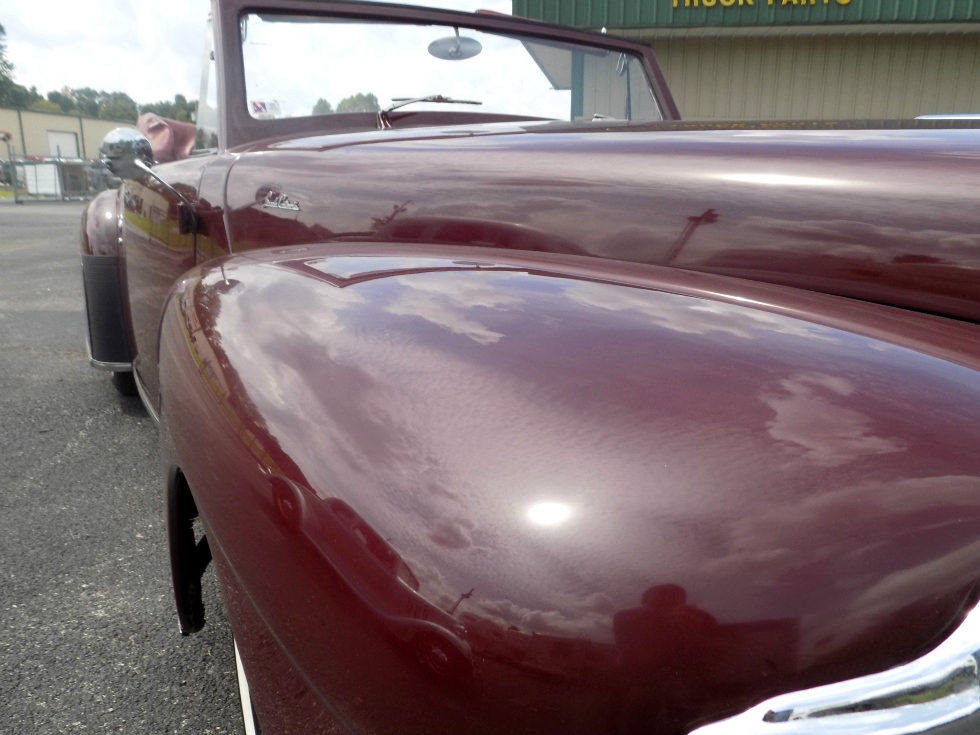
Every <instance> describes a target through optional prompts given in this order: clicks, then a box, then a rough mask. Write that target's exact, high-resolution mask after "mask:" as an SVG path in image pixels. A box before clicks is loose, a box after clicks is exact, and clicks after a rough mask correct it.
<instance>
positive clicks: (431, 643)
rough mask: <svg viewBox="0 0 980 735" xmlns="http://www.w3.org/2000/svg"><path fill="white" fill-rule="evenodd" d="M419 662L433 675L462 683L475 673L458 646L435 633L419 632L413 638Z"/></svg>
mask: <svg viewBox="0 0 980 735" xmlns="http://www.w3.org/2000/svg"><path fill="white" fill-rule="evenodd" d="M412 644H413V647H414V649H415V654H416V656H417V657H418V660H419V663H420V664H421V665H422V666H423V667H424V668H425V669H426V671H428V673H429V674H430V675H432V676H435V677H436V678H439V679H447V680H453V681H455V682H457V683H462V682H464V681H466V680H468V679H469V678H470V677H471V676H472V673H473V666H472V664H471V663H470V661H469V659H468V658H466V656H464V655H463V653H461V652H460V650H459V649H458V648H456V646H454V645H453V644H452V643H450V642H449V641H447V640H446V639H445V638H443V637H442V636H440V635H437V634H435V633H419V634H418V635H417V636H415V638H413V639H412Z"/></svg>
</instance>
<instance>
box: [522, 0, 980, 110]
mask: <svg viewBox="0 0 980 735" xmlns="http://www.w3.org/2000/svg"><path fill="white" fill-rule="evenodd" d="M513 10H514V14H515V15H523V16H526V17H531V18H537V19H539V20H545V21H548V22H553V23H562V24H565V25H574V26H578V27H585V28H594V29H598V28H607V29H608V31H609V32H610V33H615V34H618V35H623V36H629V37H632V38H638V39H641V40H644V41H647V42H649V43H651V44H652V45H653V47H654V49H655V51H656V54H657V58H658V59H659V60H660V63H661V65H662V67H663V69H664V73H665V74H666V76H667V80H668V82H669V83H670V87H671V90H672V92H673V94H674V97H675V99H676V101H677V104H678V107H679V108H680V110H681V114H682V115H683V116H684V117H685V118H688V119H726V118H734V119H787V118H790V119H792V118H808V119H847V118H865V119H867V118H908V117H915V116H917V115H923V114H929V113H963V112H980V83H978V81H977V80H978V79H980V0H514V2H513Z"/></svg>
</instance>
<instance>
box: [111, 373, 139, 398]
mask: <svg viewBox="0 0 980 735" xmlns="http://www.w3.org/2000/svg"><path fill="white" fill-rule="evenodd" d="M112 385H113V387H114V388H115V389H116V390H117V391H119V393H120V395H124V396H130V397H135V396H138V395H139V391H138V390H136V377H135V376H134V375H133V374H132V373H131V372H126V373H113V374H112Z"/></svg>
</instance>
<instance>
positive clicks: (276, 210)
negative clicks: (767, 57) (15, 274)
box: [82, 0, 980, 735]
mask: <svg viewBox="0 0 980 735" xmlns="http://www.w3.org/2000/svg"><path fill="white" fill-rule="evenodd" d="M212 18H213V24H212V25H213V38H214V47H213V50H212V49H211V48H209V49H208V52H207V58H209V59H211V60H212V63H211V64H210V65H208V64H205V68H207V69H208V76H207V82H208V84H207V85H206V86H205V87H204V88H205V89H208V88H209V87H210V88H211V89H212V90H213V89H214V83H215V82H216V90H217V91H216V92H214V93H205V94H204V95H203V96H202V100H201V102H200V105H199V115H198V121H197V126H198V129H197V134H196V138H197V146H198V148H199V150H197V151H195V152H193V153H190V155H188V152H189V150H188V149H189V148H191V147H192V146H191V143H190V135H189V131H188V130H187V129H184V128H179V127H175V128H168V123H167V122H166V121H162V120H160V119H159V118H155V119H154V120H152V121H151V122H150V123H148V124H147V125H146V126H145V127H144V129H145V131H146V133H147V134H148V136H149V137H144V135H142V134H140V133H138V132H136V131H132V130H120V131H115V132H114V133H112V134H110V136H109V137H108V138H107V140H106V142H105V144H104V147H103V154H104V157H105V161H106V163H107V165H108V166H109V167H110V168H111V170H112V171H113V173H114V174H116V175H117V176H119V177H120V178H121V179H123V180H124V182H123V184H122V186H121V187H120V189H119V191H118V192H115V191H112V192H107V193H105V194H103V195H101V196H100V197H99V198H97V199H96V200H94V201H93V202H92V204H91V206H90V207H89V209H88V212H87V214H86V217H85V221H84V226H83V240H82V266H83V277H84V286H85V296H86V304H87V314H88V341H89V348H90V354H91V359H92V362H93V364H94V365H96V366H97V367H100V368H102V369H106V370H109V371H111V372H112V373H113V377H114V381H115V383H116V385H117V387H118V388H119V389H120V390H123V391H127V390H135V391H138V393H139V395H140V396H141V397H142V400H143V402H144V404H145V405H146V407H147V410H148V411H149V413H150V414H151V415H152V416H153V417H154V418H155V419H156V420H157V421H158V422H159V426H160V434H161V445H162V456H163V460H164V465H165V469H166V475H167V476H166V497H167V520H168V528H169V539H170V549H169V552H170V559H171V564H172V570H173V580H174V592H175V599H176V607H177V616H178V620H179V623H180V628H181V631H182V632H183V633H185V634H188V633H193V632H194V631H196V630H198V629H200V628H201V626H203V625H204V609H205V608H204V601H203V600H202V595H201V584H200V582H201V575H202V573H203V572H204V570H205V568H206V567H208V565H209V563H210V562H211V561H212V558H213V561H214V563H215V567H216V570H217V573H218V577H219V580H220V582H221V587H222V590H223V593H224V604H225V605H226V606H227V609H228V613H229V619H230V622H231V627H232V630H233V633H234V637H235V641H236V655H237V656H238V661H239V679H240V683H241V687H240V688H241V692H242V700H243V712H244V715H245V719H246V730H247V732H250V733H251V732H257V731H258V730H259V727H261V730H262V732H265V733H304V734H306V733H333V732H358V733H549V734H550V733H662V734H665V735H671V734H673V733H688V732H694V731H697V732H699V733H703V734H704V735H707V734H708V733H710V734H711V735H736V734H742V733H771V734H772V735H783V734H784V733H787V734H789V733H794V734H795V733H811V734H815V735H816V734H819V735H823V734H824V733H827V734H828V735H829V734H830V733H893V734H896V735H897V734H907V733H926V732H928V733H937V734H940V735H952V734H953V733H968V732H970V733H973V732H977V731H978V730H980V677H978V667H980V663H978V662H980V612H978V611H977V610H976V609H975V606H976V605H977V602H978V600H980V451H978V447H980V422H978V418H977V417H978V416H980V282H978V276H980V209H978V204H980V200H978V197H980V131H978V130H977V127H978V126H977V123H971V122H969V121H962V122H951V121H919V122H916V121H910V122H891V123H883V124H877V125H876V124H874V123H758V124H751V123H737V124H736V123H732V124H728V125H723V124H719V123H712V124H697V123H686V122H682V121H680V120H679V115H678V111H677V109H676V107H675V105H674V103H673V102H672V100H671V97H670V94H669V91H668V90H667V87H666V85H665V83H664V79H663V77H662V75H661V73H660V71H659V69H658V67H657V64H656V60H655V58H654V56H653V54H652V52H651V50H650V49H649V48H647V47H645V46H643V45H640V44H637V43H634V42H631V41H626V40H620V39H616V38H613V37H610V36H607V35H603V34H594V33H589V32H584V31H578V30H571V29H564V28H557V27H552V26H548V25H544V24H540V23H536V22H530V21H524V20H520V19H515V18H511V17H507V16H501V15H498V14H489V13H480V14H462V13H455V12H450V11H438V10H431V9H420V8H410V7H405V6H395V5H383V4H376V3H370V4H368V3H365V4H360V3H351V2H319V1H316V0H258V1H256V0H216V1H215V3H214V5H213V16H212ZM161 141H162V143H161ZM181 141H183V142H181ZM179 142H180V144H179V145H178V143H179ZM155 144H156V145H155ZM171 158H172V159H174V160H172V161H170V162H161V161H163V160H165V159H171ZM210 602H212V601H209V604H210Z"/></svg>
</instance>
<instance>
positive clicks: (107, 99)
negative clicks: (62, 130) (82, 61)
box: [0, 25, 197, 123]
mask: <svg viewBox="0 0 980 735" xmlns="http://www.w3.org/2000/svg"><path fill="white" fill-rule="evenodd" d="M6 39H7V33H6V30H5V29H4V27H3V26H2V25H0V107H13V108H18V109H22V110H36V111H38V112H57V113H64V114H66V115H83V116H85V117H97V118H101V119H103V120H119V121H121V122H132V123H135V122H136V118H137V117H139V115H140V114H141V113H144V112H152V113H154V114H157V115H160V117H166V118H170V119H171V120H181V121H184V122H192V121H193V120H194V116H195V115H196V113H197V101H196V100H188V99H187V98H186V97H184V95H182V94H178V95H175V96H174V99H173V101H164V102H153V103H151V104H138V103H137V102H136V101H135V100H133V98H132V97H130V96H129V95H128V94H126V93H125V92H106V91H105V90H96V89H92V88H91V87H82V88H80V89H76V88H72V87H62V88H61V89H60V90H57V91H54V92H48V93H47V95H42V94H41V93H40V92H38V91H37V87H33V86H32V87H25V86H24V85H23V84H18V83H17V82H15V81H14V75H13V72H14V65H13V64H12V63H11V62H10V60H9V59H7V41H6Z"/></svg>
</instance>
